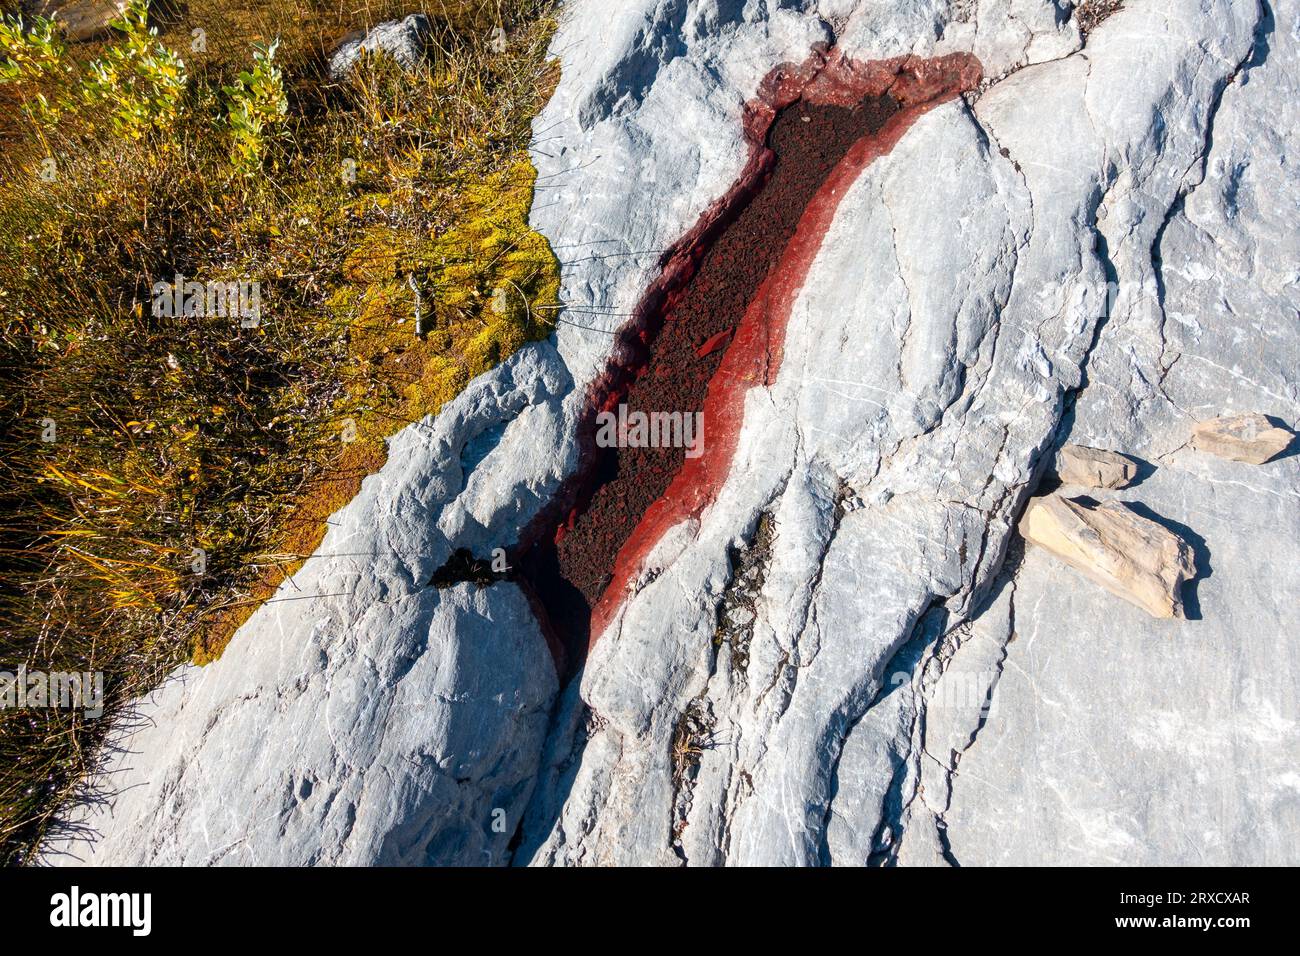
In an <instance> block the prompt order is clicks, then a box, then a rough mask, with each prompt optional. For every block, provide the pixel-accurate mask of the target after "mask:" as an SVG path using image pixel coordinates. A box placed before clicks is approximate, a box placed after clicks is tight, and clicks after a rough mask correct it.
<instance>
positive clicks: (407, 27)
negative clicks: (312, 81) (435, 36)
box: [329, 13, 432, 82]
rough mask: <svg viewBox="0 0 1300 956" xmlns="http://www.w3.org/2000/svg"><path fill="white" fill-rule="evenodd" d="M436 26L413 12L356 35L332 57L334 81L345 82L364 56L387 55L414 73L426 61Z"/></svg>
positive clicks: (331, 55)
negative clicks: (404, 17)
mask: <svg viewBox="0 0 1300 956" xmlns="http://www.w3.org/2000/svg"><path fill="white" fill-rule="evenodd" d="M431 31H432V26H431V25H430V23H429V18H428V17H426V16H425V15H424V14H423V13H413V14H411V15H410V16H409V17H407V18H406V19H404V20H386V21H385V22H383V23H381V24H379V25H377V26H375V27H373V28H372V29H371V30H370V31H369V32H367V33H364V34H361V33H357V34H353V35H352V36H349V37H347V38H346V39H344V40H343V42H342V43H340V44H339V46H338V49H337V50H335V51H334V52H333V53H331V54H330V59H329V74H330V79H331V80H333V81H335V82H337V81H339V80H341V79H343V78H344V77H345V76H347V75H348V73H349V72H350V71H351V69H352V68H353V67H354V66H355V65H356V63H357V60H359V59H361V54H362V53H367V52H370V53H376V52H379V53H385V54H387V55H388V56H390V57H392V58H393V60H394V61H395V62H396V63H397V65H398V66H400V67H401V68H402V69H403V70H406V71H407V72H411V71H414V70H416V69H418V68H419V67H420V65H421V64H422V63H423V62H424V53H425V48H426V46H427V44H428V41H429V34H430V32H431Z"/></svg>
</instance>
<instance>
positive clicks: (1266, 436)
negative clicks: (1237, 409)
mask: <svg viewBox="0 0 1300 956" xmlns="http://www.w3.org/2000/svg"><path fill="white" fill-rule="evenodd" d="M1294 437H1295V436H1294V435H1292V433H1291V432H1289V431H1287V430H1286V429H1285V428H1278V427H1277V426H1276V425H1274V424H1273V423H1272V422H1270V421H1269V420H1268V419H1267V418H1265V417H1264V416H1263V415H1260V414H1259V413H1258V412H1255V413H1252V414H1249V415H1226V416H1224V417H1222V418H1213V419H1210V420H1209V421H1206V422H1200V423H1199V424H1198V425H1196V427H1195V428H1193V429H1192V447H1194V448H1196V449H1197V450H1198V451H1204V452H1208V453H1209V454H1211V455H1217V456H1218V457H1220V458H1227V459H1228V460H1229V461H1244V462H1245V463H1246V464H1248V465H1262V464H1264V462H1266V461H1268V460H1269V459H1270V458H1272V457H1274V456H1275V455H1279V454H1281V453H1282V452H1283V451H1284V450H1285V449H1286V447H1287V446H1288V445H1290V444H1291V439H1292V438H1294Z"/></svg>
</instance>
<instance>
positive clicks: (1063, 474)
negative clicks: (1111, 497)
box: [1056, 444, 1137, 488]
mask: <svg viewBox="0 0 1300 956" xmlns="http://www.w3.org/2000/svg"><path fill="white" fill-rule="evenodd" d="M1056 473H1057V476H1058V477H1059V478H1060V479H1061V483H1062V484H1065V485H1080V486H1082V487H1085V488H1127V487H1128V486H1129V485H1131V484H1132V483H1133V481H1134V479H1135V478H1137V462H1136V461H1134V460H1133V459H1132V458H1129V457H1128V456H1127V455H1121V454H1120V453H1119V452H1115V451H1107V450H1106V449H1104V448H1090V447H1089V446H1087V445H1073V444H1071V445H1065V446H1064V447H1063V448H1062V449H1061V450H1060V451H1059V452H1058V453H1057V455H1056Z"/></svg>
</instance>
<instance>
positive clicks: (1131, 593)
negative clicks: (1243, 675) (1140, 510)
mask: <svg viewBox="0 0 1300 956" xmlns="http://www.w3.org/2000/svg"><path fill="white" fill-rule="evenodd" d="M1020 533H1021V534H1022V535H1024V537H1025V540H1026V541H1028V542H1029V543H1030V544H1035V545H1037V546H1038V547H1040V548H1043V549H1044V550H1046V551H1048V552H1050V553H1051V554H1052V555H1054V556H1055V557H1057V558H1059V559H1061V560H1062V561H1064V562H1065V563H1066V564H1068V565H1070V567H1072V568H1074V569H1075V570H1077V571H1079V572H1080V573H1082V574H1083V575H1084V577H1086V578H1088V579H1089V580H1091V581H1095V582H1096V583H1098V584H1100V585H1101V586H1102V587H1104V588H1105V589H1106V590H1107V591H1110V592H1111V593H1112V594H1117V595H1119V596H1120V597H1122V598H1123V599H1124V600H1126V601H1128V602H1129V603H1130V604H1136V605H1137V606H1138V607H1140V608H1142V610H1144V611H1146V612H1147V613H1148V614H1150V615H1151V616H1152V617H1182V616H1183V599H1182V590H1183V584H1184V583H1185V582H1186V581H1189V580H1190V579H1191V578H1192V577H1193V576H1194V575H1195V573H1196V566H1195V564H1194V562H1193V560H1192V549H1191V548H1190V547H1189V546H1188V544H1187V542H1185V541H1183V539H1182V538H1180V537H1178V535H1176V534H1174V533H1173V532H1172V531H1170V530H1168V529H1167V528H1163V527H1161V526H1160V525H1158V524H1156V522H1154V521H1152V520H1150V519H1148V518H1143V517H1141V516H1140V515H1137V514H1134V513H1133V512H1132V511H1130V510H1129V509H1128V508H1125V507H1124V506H1123V505H1122V504H1116V503H1106V504H1100V505H1089V504H1086V503H1084V502H1082V501H1072V500H1071V499H1069V498H1064V497H1061V496H1060V495H1049V496H1047V497H1046V498H1035V499H1034V500H1033V501H1031V502H1030V503H1029V507H1028V508H1027V509H1026V510H1025V516H1024V517H1023V518H1022V519H1021V521H1020Z"/></svg>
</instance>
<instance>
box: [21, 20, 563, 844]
mask: <svg viewBox="0 0 1300 956" xmlns="http://www.w3.org/2000/svg"><path fill="white" fill-rule="evenodd" d="M180 9H182V11H183V12H177V10H176V9H172V8H167V9H163V8H160V7H158V6H157V5H155V7H154V8H153V9H152V10H151V11H149V13H148V19H147V20H146V19H145V13H144V8H143V7H140V6H137V7H134V8H132V9H131V10H130V11H128V14H127V16H126V17H125V18H124V20H123V22H121V23H120V24H119V25H118V28H117V29H116V30H115V31H114V33H113V34H112V35H110V36H108V37H105V38H104V39H102V40H97V41H96V42H93V43H77V44H65V43H63V42H62V40H61V39H60V38H59V36H58V32H57V30H50V29H49V28H48V26H47V25H46V24H37V25H35V27H33V24H32V23H30V22H29V23H27V24H24V25H23V26H21V27H20V26H19V25H18V24H17V22H16V21H14V20H12V19H11V20H9V21H7V26H6V27H5V30H4V32H3V33H0V62H3V63H4V66H0V110H5V107H6V105H12V106H13V107H14V108H13V109H9V110H7V111H5V112H4V116H5V119H2V120H0V316H3V335H2V336H0V379H2V384H3V388H0V403H2V404H3V406H4V408H3V414H4V417H5V421H6V427H5V430H4V433H3V436H2V437H0V442H2V443H3V447H2V450H0V467H3V469H4V475H3V478H4V481H3V483H2V484H0V497H2V498H3V499H4V500H3V503H2V505H0V506H2V507H3V512H4V515H5V518H4V519H3V531H2V535H3V537H2V539H0V565H2V568H3V576H2V577H0V671H9V672H16V671H17V669H18V668H19V667H20V666H25V667H27V668H28V669H30V670H33V671H35V670H40V671H45V672H51V671H77V672H87V671H91V672H95V671H102V672H103V674H104V683H105V690H106V701H105V708H106V709H105V713H104V716H103V717H102V718H100V719H98V720H92V719H87V718H85V717H83V715H82V714H81V713H80V712H79V711H77V710H66V709H52V708H47V709H35V710H33V709H29V710H15V709H8V710H0V857H2V858H3V860H4V861H5V862H20V861H23V860H25V859H26V858H27V857H28V856H29V855H30V853H31V852H32V850H33V848H34V847H35V846H36V845H37V844H38V843H39V841H40V840H41V839H42V838H43V837H44V836H45V835H47V834H48V833H49V832H50V831H51V828H57V827H58V826H59V821H60V819H61V814H60V811H61V810H62V809H64V808H66V807H67V805H68V804H69V802H70V801H72V800H75V799H84V798H86V797H87V796H88V794H87V792H86V790H85V786H86V785H85V780H86V779H87V775H88V774H89V772H90V771H92V770H93V768H94V767H95V766H96V761H97V760H98V759H99V755H100V754H101V753H102V751H103V746H104V742H105V736H106V734H107V733H108V731H109V728H110V727H111V726H113V723H114V720H115V719H120V718H121V717H122V715H123V713H124V711H125V708H126V707H127V705H128V704H129V702H130V701H131V700H133V699H135V698H136V697H138V696H139V695H140V694H142V693H145V692H147V691H148V690H149V689H151V688H152V687H154V686H156V685H157V683H158V681H159V680H161V679H162V678H163V677H164V676H165V675H166V674H167V673H168V672H169V671H170V669H171V668H172V667H174V666H175V664H176V663H178V662H180V661H182V660H185V659H186V658H189V659H194V660H197V661H199V662H204V661H208V660H211V659H212V658H214V657H215V656H217V655H218V654H219V653H220V652H221V650H222V648H224V646H225V644H226V642H227V641H228V640H229V638H230V636H231V634H232V633H233V631H234V629H235V628H236V627H237V626H238V625H239V624H240V623H242V622H243V620H245V619H246V618H247V617H248V615H249V614H251V613H252V611H253V610H254V609H255V608H256V606H257V605H258V603H260V602H261V601H263V600H265V599H266V598H267V597H268V596H269V595H270V594H271V593H272V592H273V591H274V590H275V589H276V588H277V587H278V586H279V585H280V584H281V583H282V582H283V581H284V579H285V578H286V577H287V576H288V575H289V574H291V573H292V572H293V571H294V570H295V569H296V568H297V566H298V563H299V562H300V561H301V560H302V559H303V558H305V557H306V556H307V555H309V554H310V552H311V551H312V550H314V548H315V547H316V545H317V544H318V543H319V541H320V538H321V535H322V533H323V531H324V523H323V522H324V519H325V518H326V517H327V516H328V515H329V514H331V513H332V512H333V511H334V510H336V509H337V508H338V507H339V506H341V505H342V504H344V503H346V501H347V500H348V499H349V498H350V497H351V496H352V495H354V494H355V493H356V490H357V488H358V487H359V486H360V482H361V479H362V478H363V477H365V475H367V474H369V473H372V472H373V471H375V470H376V469H377V468H379V467H380V466H381V465H382V464H383V461H384V455H385V441H384V439H385V438H386V437H387V436H389V435H391V434H392V433H393V432H394V431H396V430H398V429H399V428H401V427H403V426H404V425H405V424H406V423H408V422H412V421H418V420H419V419H420V418H422V417H423V416H425V415H428V414H431V413H435V412H437V410H438V409H439V408H440V407H441V406H442V404H443V403H445V402H446V401H447V400H448V399H449V398H451V397H452V396H454V395H455V394H456V393H457V391H459V390H460V389H461V388H463V387H464V386H465V384H466V383H467V382H468V381H469V380H470V379H471V378H473V377H474V376H476V375H478V374H479V373H481V372H483V371H485V370H487V369H488V368H490V367H492V366H493V365H494V364H496V363H497V362H499V361H501V360H502V359H504V358H505V357H506V356H508V355H510V354H511V353H512V352H513V351H515V350H516V349H518V348H519V347H520V346H521V345H523V344H524V343H525V342H527V341H529V340H531V339H536V338H538V337H540V336H543V335H545V334H546V333H547V332H548V331H549V330H550V327H551V322H552V321H553V320H552V318H551V317H552V316H553V315H554V310H555V309H556V308H557V294H558V267H557V265H556V262H555V259H554V257H553V255H552V254H551V251H550V249H549V247H548V246H547V243H546V242H545V240H544V239H543V238H542V237H541V236H539V235H538V234H537V233H535V232H533V231H531V230H530V229H529V227H528V225H527V218H528V210H529V208H530V205H531V203H532V198H533V190H534V178H535V174H534V172H533V169H532V166H531V164H530V163H529V161H528V154H527V144H528V140H529V136H530V129H531V119H532V117H533V116H534V115H535V114H536V112H537V110H538V109H540V107H541V105H542V104H543V103H544V102H545V100H546V97H547V96H548V95H549V93H550V90H551V89H552V88H553V85H554V81H555V79H556V76H555V69H556V68H555V66H554V65H553V64H550V63H548V62H547V60H546V57H545V50H546V45H547V42H548V40H549V37H550V33H551V30H552V29H553V23H552V21H551V19H550V18H551V15H552V12H553V9H552V2H551V0H514V2H504V0H502V2H496V0H462V2H445V3H438V4H436V5H432V6H430V7H429V8H428V10H427V13H428V14H429V16H430V19H431V21H432V24H433V28H434V35H433V42H432V44H431V50H430V58H429V65H428V67H427V69H425V70H422V71H419V72H417V73H411V74H407V73H402V72H401V71H400V70H399V69H398V68H397V67H396V65H394V64H393V63H391V62H389V61H386V60H384V59H383V58H379V57H370V58H365V59H363V60H362V61H361V62H360V64H359V65H358V67H357V68H356V69H355V70H354V71H353V73H352V75H351V76H350V77H349V79H348V80H347V81H345V82H343V83H339V84H330V83H328V82H326V80H325V79H324V77H323V72H324V71H323V65H324V54H325V53H327V52H328V51H329V50H330V49H332V48H333V46H334V45H335V43H336V42H337V41H338V40H339V39H340V38H341V37H342V36H343V35H345V34H346V33H348V32H349V31H350V30H352V29H356V28H364V27H365V26H367V25H368V24H373V23H375V22H378V21H380V20H384V19H390V18H392V17H394V16H400V15H404V14H406V13H409V12H411V10H410V9H409V8H404V7H402V6H401V5H400V4H398V3H381V4H378V5H372V6H369V7H368V8H366V10H365V11H363V12H351V8H350V7H347V6H340V5H338V4H334V3H326V2H324V0H270V2H265V0H258V2H251V0H235V2H233V3H230V2H222V0H194V2H191V3H190V4H189V5H188V6H187V7H184V8H180ZM498 26H500V27H503V28H504V30H505V33H506V36H507V38H508V42H507V45H506V48H505V50H504V52H501V51H499V49H494V47H496V46H497V45H496V44H494V43H493V42H492V37H493V31H494V28H495V27H498ZM196 30H198V31H200V33H199V34H196V33H195V31H196ZM200 38H201V39H202V42H200ZM178 277H183V279H184V280H185V281H198V282H203V283H213V282H223V283H231V284H237V283H245V284H248V283H256V289H257V291H258V301H259V303H260V308H259V309H258V310H257V312H258V320H257V321H256V322H255V323H254V322H248V323H245V322H243V321H241V318H240V317H238V316H231V315H229V314H210V313H207V314H184V310H183V309H182V310H180V311H181V314H176V315H169V314H166V313H167V312H170V311H172V310H170V309H165V310H159V309H155V307H154V306H155V305H156V304H157V302H158V301H160V299H163V300H165V299H167V298H168V297H169V296H170V291H168V290H170V285H171V284H172V283H173V282H175V281H177V278H178ZM160 290H163V291H162V292H161V293H160ZM417 312H418V320H419V329H420V333H421V334H418V335H417Z"/></svg>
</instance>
